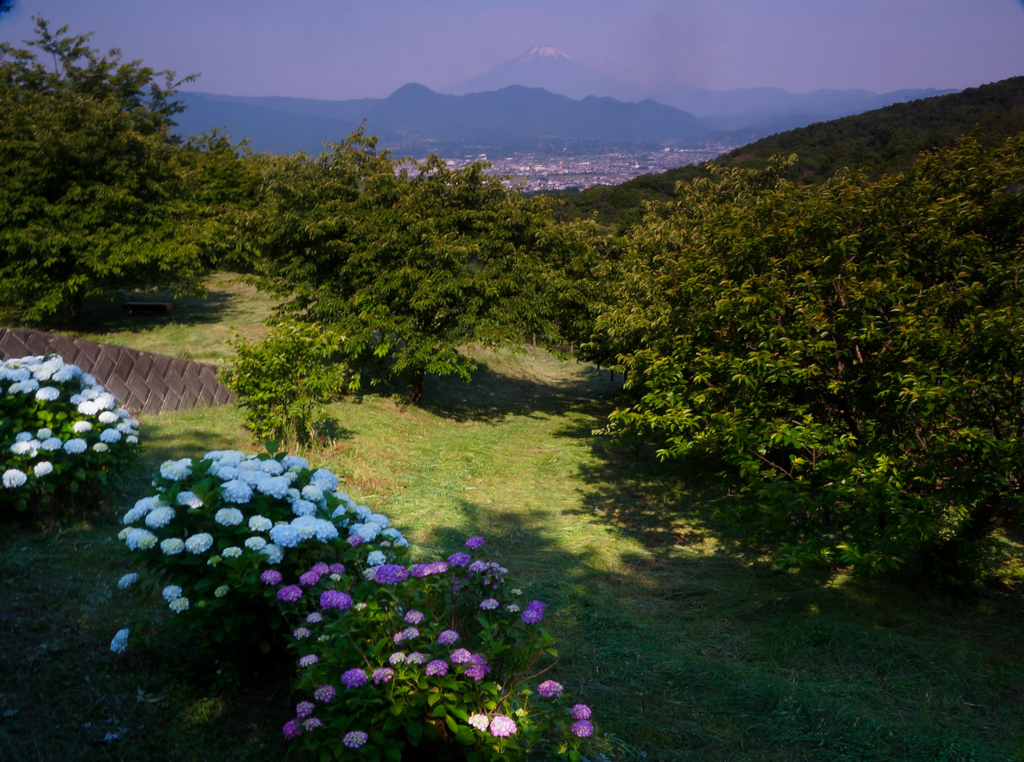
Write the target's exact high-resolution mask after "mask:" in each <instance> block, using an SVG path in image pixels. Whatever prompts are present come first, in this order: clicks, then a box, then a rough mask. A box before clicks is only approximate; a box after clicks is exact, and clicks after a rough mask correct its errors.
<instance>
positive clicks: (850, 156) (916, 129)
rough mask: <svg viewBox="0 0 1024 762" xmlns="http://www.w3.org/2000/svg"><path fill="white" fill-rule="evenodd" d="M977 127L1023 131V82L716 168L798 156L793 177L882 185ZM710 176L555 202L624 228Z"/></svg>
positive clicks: (862, 118)
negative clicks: (846, 178)
mask: <svg viewBox="0 0 1024 762" xmlns="http://www.w3.org/2000/svg"><path fill="white" fill-rule="evenodd" d="M975 129H976V130H977V132H978V139H979V141H981V143H982V144H983V145H994V144H996V143H999V142H1001V141H1002V140H1003V139H1005V138H1006V137H1008V136H1010V135H1015V134H1017V133H1018V132H1021V131H1022V130H1024V77H1013V78H1011V79H1005V80H1002V81H1001V82H995V83H993V84H990V85H983V86H981V87H975V88H970V89H967V90H964V91H963V92H960V93H953V94H950V95H943V96H939V97H937V98H926V99H923V100H917V101H911V102H910V103H896V104H893V105H892V106H887V107H885V108H881V109H878V110H876V111H869V112H867V113H864V114H858V115H856V116H848V117H844V118H842V119H835V120H833V121H830V122H820V123H818V124H812V125H810V126H808V127H801V128H800V129H796V130H790V131H789V132H782V133H779V134H778V135H772V136H770V137H767V138H762V139H761V140H758V141H756V142H754V143H750V144H748V145H745V146H741V147H740V148H737V149H735V150H734V151H732V152H730V153H728V154H725V155H724V156H721V157H719V158H718V159H717V160H716V161H715V163H716V164H719V165H724V166H741V167H743V168H746V169H762V168H764V167H765V166H767V164H768V159H769V158H770V157H771V156H774V155H776V154H784V155H789V154H796V155H797V157H798V158H797V162H796V163H795V164H794V165H793V166H792V167H791V168H790V169H789V171H788V179H791V180H796V181H799V182H802V183H820V182H823V181H825V180H827V179H828V178H830V177H832V176H833V175H834V174H835V173H836V172H837V171H838V170H839V169H842V168H844V167H850V168H854V169H861V170H864V171H865V172H866V173H867V175H868V177H869V178H870V179H872V180H877V179H878V178H880V177H882V176H883V175H886V174H891V173H893V172H900V171H902V170H904V169H907V168H908V167H910V166H911V165H912V164H913V163H914V162H915V160H916V159H917V157H918V156H919V155H920V154H921V152H922V151H928V150H934V149H936V148H942V147H945V146H950V145H952V144H953V143H954V142H955V141H956V139H957V138H959V137H961V136H963V135H964V134H966V133H968V132H970V131H971V130H975ZM706 174H707V170H706V169H705V168H704V167H703V166H701V167H693V166H688V167H680V168H678V169H673V170H670V171H668V172H664V173H662V174H659V175H645V176H643V177H638V178H637V179H635V180H632V181H630V182H627V183H623V184H622V185H617V186H595V187H593V188H589V189H587V190H585V191H583V192H582V193H567V194H559V195H558V196H556V198H557V199H558V204H559V207H560V214H561V215H562V216H563V217H565V218H573V217H587V216H589V215H591V214H593V213H594V212H596V213H597V219H598V222H600V223H601V224H603V225H610V226H616V227H622V226H626V225H630V224H632V223H634V222H636V221H639V219H640V217H641V216H642V210H641V206H640V205H641V202H642V201H644V200H659V201H664V200H667V199H669V198H672V197H673V195H674V191H675V184H676V183H677V182H679V181H680V180H682V181H690V180H692V179H694V178H695V177H699V176H702V175H706Z"/></svg>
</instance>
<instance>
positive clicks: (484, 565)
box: [469, 561, 491, 574]
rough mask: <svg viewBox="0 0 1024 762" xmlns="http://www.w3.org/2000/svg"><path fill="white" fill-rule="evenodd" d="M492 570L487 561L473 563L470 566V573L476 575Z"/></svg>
mask: <svg viewBox="0 0 1024 762" xmlns="http://www.w3.org/2000/svg"><path fill="white" fill-rule="evenodd" d="M490 568H491V564H490V563H489V562H487V561H474V562H473V563H471V564H470V565H469V571H470V572H472V573H474V574H478V573H480V572H485V571H487V570H488V569H490Z"/></svg>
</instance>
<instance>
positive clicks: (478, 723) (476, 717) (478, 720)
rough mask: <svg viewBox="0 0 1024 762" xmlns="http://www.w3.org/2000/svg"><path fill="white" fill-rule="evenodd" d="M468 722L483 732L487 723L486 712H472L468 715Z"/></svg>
mask: <svg viewBox="0 0 1024 762" xmlns="http://www.w3.org/2000/svg"><path fill="white" fill-rule="evenodd" d="M469 724H470V725H472V726H473V727H474V728H476V729H477V730H479V731H480V732H481V733H483V732H484V731H485V730H487V725H488V724H489V722H488V719H487V715H486V714H472V715H470V717H469Z"/></svg>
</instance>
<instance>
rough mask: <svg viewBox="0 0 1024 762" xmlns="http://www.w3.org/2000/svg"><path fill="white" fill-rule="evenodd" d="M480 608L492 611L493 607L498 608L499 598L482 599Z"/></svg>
mask: <svg viewBox="0 0 1024 762" xmlns="http://www.w3.org/2000/svg"><path fill="white" fill-rule="evenodd" d="M480 608H482V609H483V610H484V611H490V610H491V609H496V608H498V599H497V598H484V599H483V600H482V601H480Z"/></svg>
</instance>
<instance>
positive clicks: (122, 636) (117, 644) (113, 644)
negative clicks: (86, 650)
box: [110, 627, 130, 654]
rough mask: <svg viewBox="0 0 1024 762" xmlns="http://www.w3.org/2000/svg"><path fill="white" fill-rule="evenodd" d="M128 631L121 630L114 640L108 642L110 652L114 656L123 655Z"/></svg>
mask: <svg viewBox="0 0 1024 762" xmlns="http://www.w3.org/2000/svg"><path fill="white" fill-rule="evenodd" d="M129 632H130V630H129V629H128V628H127V627H125V628H124V629H123V630H118V631H117V634H116V635H115V636H114V639H113V640H111V641H110V650H111V651H113V652H114V653H116V654H122V653H124V650H125V649H126V648H127V647H128V633H129Z"/></svg>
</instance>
